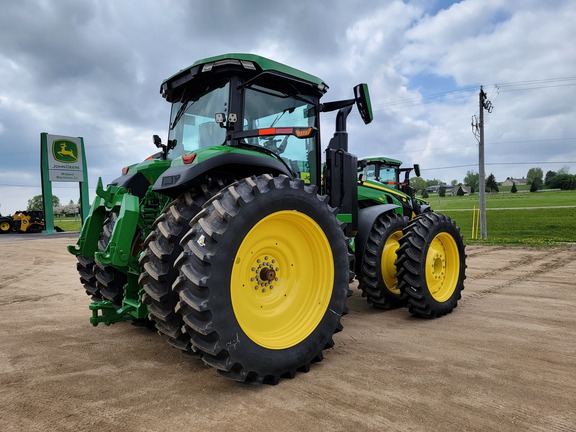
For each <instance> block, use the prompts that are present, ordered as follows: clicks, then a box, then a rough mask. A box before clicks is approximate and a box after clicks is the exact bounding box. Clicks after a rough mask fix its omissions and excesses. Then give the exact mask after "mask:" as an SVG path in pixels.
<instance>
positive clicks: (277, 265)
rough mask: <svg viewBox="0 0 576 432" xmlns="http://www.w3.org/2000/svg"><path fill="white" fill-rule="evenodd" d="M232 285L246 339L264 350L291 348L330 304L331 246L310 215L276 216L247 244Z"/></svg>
mask: <svg viewBox="0 0 576 432" xmlns="http://www.w3.org/2000/svg"><path fill="white" fill-rule="evenodd" d="M230 282H231V286H230V295H231V299H232V307H233V309H234V315H235V316H236V319H237V321H238V324H239V325H240V327H241V328H242V330H243V331H244V332H245V333H246V335H248V337H249V338H250V339H251V340H252V341H254V342H255V343H257V344H258V345H260V346H262V347H265V348H269V349H285V348H289V347H292V346H294V345H297V344H298V343H300V342H301V341H303V340H304V339H306V338H307V337H308V336H309V335H310V334H311V333H312V332H313V331H314V329H316V327H317V326H318V324H319V323H320V321H321V320H322V317H323V316H324V315H325V313H326V310H327V308H328V304H329V303H330V298H331V297H332V287H333V285H334V261H333V257H332V250H331V248H330V243H329V242H328V239H327V238H326V235H325V234H324V232H323V231H322V229H321V228H320V226H319V225H318V224H317V223H316V222H315V221H314V220H313V219H312V218H310V217H309V216H307V215H305V214H303V213H299V212H297V211H279V212H276V213H272V214H270V215H269V216H267V217H265V218H264V219H262V220H261V221H260V222H258V223H257V224H256V225H255V226H254V227H253V228H252V229H251V230H250V232H249V233H248V234H247V235H246V237H245V238H244V240H243V241H242V244H241V245H240V247H239V249H238V252H237V254H236V257H235V259H234V266H233V268H232V276H231V281H230Z"/></svg>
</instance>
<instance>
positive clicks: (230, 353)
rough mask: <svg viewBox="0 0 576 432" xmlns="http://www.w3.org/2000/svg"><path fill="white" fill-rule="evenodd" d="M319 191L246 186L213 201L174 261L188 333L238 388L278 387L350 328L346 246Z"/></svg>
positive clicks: (261, 181)
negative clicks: (345, 324)
mask: <svg viewBox="0 0 576 432" xmlns="http://www.w3.org/2000/svg"><path fill="white" fill-rule="evenodd" d="M334 212H335V210H334V209H332V208H330V207H329V206H328V205H327V203H326V197H320V196H318V195H317V194H316V188H315V187H310V186H305V185H304V182H303V181H301V180H295V181H291V180H290V179H288V178H287V177H285V176H280V177H272V176H271V175H262V176H259V177H251V178H246V179H243V180H240V181H239V182H236V183H234V184H232V185H230V186H228V187H227V188H225V189H223V190H222V191H221V192H220V193H219V194H218V195H216V196H215V197H214V199H212V200H210V201H209V202H208V203H207V204H206V205H205V206H204V209H203V210H202V212H200V213H199V214H198V215H197V217H196V218H195V219H194V221H193V222H196V223H195V225H194V226H193V228H192V230H191V231H189V232H188V233H187V234H186V235H185V237H184V239H183V240H182V244H183V246H184V251H183V253H182V254H181V255H180V257H179V258H178V259H177V260H176V267H178V269H179V270H180V276H179V277H178V279H177V281H176V282H175V284H174V289H175V290H176V291H177V292H178V293H179V295H180V303H179V308H180V311H181V313H182V317H183V319H184V331H185V333H186V334H187V335H188V336H189V337H190V341H191V343H192V345H193V346H194V347H195V349H197V350H198V351H199V352H200V353H201V357H202V360H203V361H204V362H205V363H206V364H208V365H210V366H212V367H214V368H216V369H218V370H219V372H220V373H221V374H223V375H224V376H226V377H228V378H231V379H233V380H236V381H242V382H254V383H267V384H276V383H278V382H279V380H280V378H281V377H287V378H293V377H294V376H295V374H296V372H297V371H302V372H307V371H308V370H309V369H310V364H311V363H312V362H316V361H321V360H322V358H323V355H322V351H323V350H324V349H326V348H329V347H332V346H333V344H334V342H333V339H332V337H333V334H334V333H335V332H338V331H340V330H341V329H342V326H341V324H340V318H341V316H342V314H343V313H344V312H345V302H346V298H347V294H348V280H349V255H348V249H347V241H346V238H345V237H344V233H343V230H342V227H341V225H340V223H339V222H338V220H337V218H336V216H335V214H334Z"/></svg>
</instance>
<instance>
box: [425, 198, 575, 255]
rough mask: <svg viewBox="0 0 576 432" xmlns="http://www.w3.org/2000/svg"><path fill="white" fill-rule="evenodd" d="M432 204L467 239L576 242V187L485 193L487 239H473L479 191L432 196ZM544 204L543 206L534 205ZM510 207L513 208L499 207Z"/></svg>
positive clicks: (476, 241)
mask: <svg viewBox="0 0 576 432" xmlns="http://www.w3.org/2000/svg"><path fill="white" fill-rule="evenodd" d="M429 202H430V204H431V205H432V208H433V209H434V210H435V211H437V212H439V213H445V214H447V215H448V216H450V217H451V218H452V219H454V221H456V223H457V224H458V226H459V227H460V229H461V231H462V235H463V236H464V240H465V241H466V242H467V243H489V244H523V245H545V244H555V243H558V242H576V207H572V208H546V207H556V206H576V191H554V192H535V193H530V192H518V193H516V194H510V193H498V194H487V195H486V209H487V211H486V231H487V234H488V238H487V239H486V240H472V238H471V237H472V217H473V216H472V214H473V212H472V209H473V208H474V207H476V209H478V208H479V203H478V195H477V194H473V195H470V196H463V197H445V198H438V196H437V195H436V196H431V197H430V198H429ZM533 207H544V208H533ZM496 209H511V210H496Z"/></svg>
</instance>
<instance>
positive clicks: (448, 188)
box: [426, 185, 454, 193]
mask: <svg viewBox="0 0 576 432" xmlns="http://www.w3.org/2000/svg"><path fill="white" fill-rule="evenodd" d="M442 186H444V189H445V190H446V193H450V191H452V189H453V188H454V187H453V186H452V185H442ZM442 186H438V185H433V186H428V187H427V188H426V192H428V193H438V192H439V191H440V188H441V187H442Z"/></svg>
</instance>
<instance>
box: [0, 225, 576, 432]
mask: <svg viewBox="0 0 576 432" xmlns="http://www.w3.org/2000/svg"><path fill="white" fill-rule="evenodd" d="M71 242H74V238H71V237H68V238H66V237H61V236H58V237H50V238H47V237H46V236H42V235H29V237H27V240H20V238H19V237H18V236H12V235H3V236H0V430H1V431H3V432H9V431H27V432H28V431H48V430H49V431H80V430H82V431H84V430H95V431H98V432H104V431H113V430H114V431H116V430H121V431H126V432H128V431H162V432H165V431H170V430H174V431H178V430H199V431H236V430H238V431H264V430H282V431H284V430H286V431H292V430H294V431H367V430H378V431H384V430H386V431H496V430H498V431H575V430H576V408H575V407H576V337H575V334H576V248H574V247H572V248H570V247H563V248H555V249H529V248H504V247H484V246H470V247H468V248H467V253H468V273H467V274H468V279H467V283H466V289H465V291H464V294H463V298H462V300H461V303H460V304H459V306H458V308H457V309H456V310H455V311H454V312H453V313H452V314H450V315H448V316H446V317H443V318H441V319H438V320H434V321H424V320H419V319H414V318H411V317H410V316H409V314H408V312H407V310H404V309H401V310H394V311H388V312H382V311H377V310H374V309H371V308H370V307H369V305H368V304H367V303H366V302H365V301H364V299H362V297H361V296H360V295H359V292H358V290H355V292H354V295H353V297H352V298H351V299H350V301H349V307H350V314H349V315H347V316H345V317H344V319H343V324H344V327H345V328H344V331H343V332H342V333H339V334H338V335H336V337H335V341H336V346H335V347H334V349H331V350H328V351H327V352H326V353H325V359H324V361H323V362H321V363H319V364H316V365H313V367H312V370H311V371H310V372H309V373H308V374H299V375H298V376H297V377H296V378H295V379H293V380H284V381H282V382H281V383H280V384H279V385H278V386H248V385H241V384H237V383H234V382H231V381H228V380H226V379H224V378H222V377H220V376H219V375H218V374H217V373H216V372H215V371H213V370H212V369H209V368H208V367H206V366H204V365H203V364H202V363H201V362H200V361H199V360H197V359H195V358H192V357H188V356H186V355H184V354H181V353H180V352H179V351H177V350H175V349H174V348H171V347H169V346H168V345H167V344H166V343H165V342H164V340H163V339H162V338H161V337H160V336H158V335H157V334H156V333H154V332H153V331H150V330H147V329H144V328H139V327H135V326H133V325H130V324H116V325H113V326H109V327H106V326H98V327H92V326H91V325H90V324H89V322H88V317H89V311H88V298H87V296H86V295H85V293H84V291H83V290H82V289H81V286H80V283H79V281H78V277H77V273H76V270H75V258H74V257H73V256H71V255H69V254H68V253H67V252H66V250H65V246H66V245H67V244H68V243H71Z"/></svg>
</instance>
